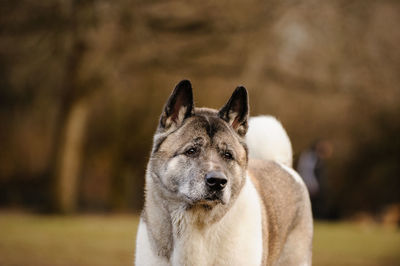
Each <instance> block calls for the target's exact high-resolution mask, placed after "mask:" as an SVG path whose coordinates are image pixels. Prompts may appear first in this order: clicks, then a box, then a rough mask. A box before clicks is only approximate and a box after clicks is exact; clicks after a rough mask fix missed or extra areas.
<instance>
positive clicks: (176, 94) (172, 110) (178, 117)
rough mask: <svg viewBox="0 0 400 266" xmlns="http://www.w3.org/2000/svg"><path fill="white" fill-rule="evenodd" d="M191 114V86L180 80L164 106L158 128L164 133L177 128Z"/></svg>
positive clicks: (186, 81)
mask: <svg viewBox="0 0 400 266" xmlns="http://www.w3.org/2000/svg"><path fill="white" fill-rule="evenodd" d="M193 112H194V107H193V92H192V84H190V81H189V80H182V81H181V82H179V83H178V84H177V85H176V87H175V89H174V91H173V92H172V94H171V96H170V97H169V99H168V101H167V103H166V104H165V107H164V111H163V113H162V114H161V118H160V124H159V127H158V128H159V129H160V130H162V131H166V130H169V129H170V128H172V127H173V128H176V127H179V126H180V125H182V123H183V121H184V120H185V119H186V118H188V117H190V116H192V115H193Z"/></svg>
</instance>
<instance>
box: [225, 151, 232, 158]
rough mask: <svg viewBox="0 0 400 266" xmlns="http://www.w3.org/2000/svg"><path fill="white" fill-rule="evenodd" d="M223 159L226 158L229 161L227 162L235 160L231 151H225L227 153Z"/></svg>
mask: <svg viewBox="0 0 400 266" xmlns="http://www.w3.org/2000/svg"><path fill="white" fill-rule="evenodd" d="M223 157H224V158H225V159H227V160H233V155H232V153H230V152H229V151H225V152H224V153H223Z"/></svg>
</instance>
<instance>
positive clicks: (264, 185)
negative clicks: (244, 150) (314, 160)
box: [248, 159, 312, 265]
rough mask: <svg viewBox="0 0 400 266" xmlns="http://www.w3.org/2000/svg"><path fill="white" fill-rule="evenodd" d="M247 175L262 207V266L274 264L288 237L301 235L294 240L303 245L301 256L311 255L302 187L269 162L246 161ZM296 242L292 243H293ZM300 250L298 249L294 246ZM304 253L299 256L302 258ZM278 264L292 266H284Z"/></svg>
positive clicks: (307, 206) (307, 208)
mask: <svg viewBox="0 0 400 266" xmlns="http://www.w3.org/2000/svg"><path fill="white" fill-rule="evenodd" d="M248 171H249V176H250V178H251V180H252V181H253V183H254V185H255V187H256V189H257V191H258V193H259V194H260V198H261V200H262V204H263V207H264V209H263V211H262V214H263V247H264V252H263V265H277V263H278V261H279V257H280V256H287V254H283V253H284V252H290V251H286V250H285V244H286V242H287V240H288V236H289V235H290V234H291V233H292V232H293V231H294V230H297V231H300V232H301V233H303V236H299V237H302V238H303V239H297V241H298V243H302V245H304V248H303V249H304V257H305V258H306V257H307V256H310V255H311V253H310V252H311V245H312V219H311V213H310V203H309V198H308V194H307V191H306V190H305V187H304V184H302V183H298V182H296V181H295V180H294V179H293V177H291V176H290V175H289V173H288V172H286V171H285V170H284V169H283V168H282V167H281V166H280V165H279V164H277V163H275V162H272V161H269V162H266V161H261V160H253V159H251V160H250V161H249V170H248ZM293 241H295V240H293ZM297 248H299V247H297ZM302 255H303V254H301V255H299V256H302ZM283 261H284V260H283V259H282V261H281V263H280V265H293V264H284V263H282V262H283Z"/></svg>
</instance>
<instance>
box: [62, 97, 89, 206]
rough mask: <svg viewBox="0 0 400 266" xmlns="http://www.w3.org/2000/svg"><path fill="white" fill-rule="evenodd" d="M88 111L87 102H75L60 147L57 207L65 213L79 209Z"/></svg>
mask: <svg viewBox="0 0 400 266" xmlns="http://www.w3.org/2000/svg"><path fill="white" fill-rule="evenodd" d="M88 110H89V108H88V104H87V102H86V101H85V100H83V99H82V100H79V101H77V102H74V103H73V106H72V107H71V111H70V112H69V114H68V117H67V119H66V127H65V133H64V140H63V143H62V144H61V145H62V146H61V147H60V151H61V152H60V155H59V158H58V160H59V162H58V163H57V165H58V167H57V170H56V171H57V172H56V177H57V187H56V196H57V203H58V206H57V207H58V210H59V211H61V212H63V213H72V212H74V211H76V208H77V199H78V194H77V191H78V189H77V185H78V177H79V173H80V169H81V162H82V151H83V145H84V139H85V129H86V122H87V117H88Z"/></svg>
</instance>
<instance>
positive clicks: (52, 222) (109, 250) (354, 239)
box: [0, 211, 400, 266]
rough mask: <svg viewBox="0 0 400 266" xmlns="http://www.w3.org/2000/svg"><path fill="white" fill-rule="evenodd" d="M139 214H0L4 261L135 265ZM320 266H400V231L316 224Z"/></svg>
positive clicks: (6, 265)
mask: <svg viewBox="0 0 400 266" xmlns="http://www.w3.org/2000/svg"><path fill="white" fill-rule="evenodd" d="M137 224H138V216H135V215H79V216H51V215H33V214H23V213H14V212H4V211H3V212H0V265H2V266H22V265H29V266H36V265H37V266H47V265H48V266H50V265H51V266H58V265H75V266H92V265H93V266H96V265H133V259H134V249H135V234H136V227H137ZM313 265H316V266H333V265H335V266H341V265H343V266H345V265H346V266H349V265H350V266H351V265H355V266H358V265H360V266H361V265H363V266H378V265H379V266H380V265H385V266H396V265H400V231H399V229H394V228H383V227H381V226H377V225H360V224H354V223H348V222H340V223H325V222H324V223H322V222H316V224H315V237H314V263H313Z"/></svg>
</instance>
